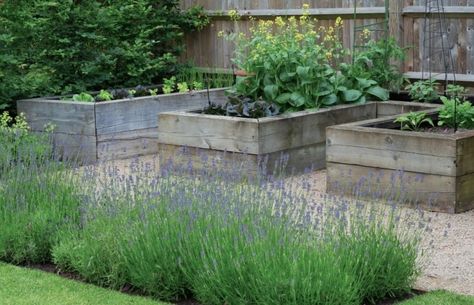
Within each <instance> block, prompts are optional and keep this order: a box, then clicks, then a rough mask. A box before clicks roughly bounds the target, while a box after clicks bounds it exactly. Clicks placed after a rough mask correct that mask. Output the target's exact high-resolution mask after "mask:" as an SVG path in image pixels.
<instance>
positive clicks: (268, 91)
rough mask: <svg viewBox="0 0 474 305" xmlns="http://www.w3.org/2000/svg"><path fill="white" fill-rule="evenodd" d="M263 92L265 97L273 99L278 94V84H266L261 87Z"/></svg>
mask: <svg viewBox="0 0 474 305" xmlns="http://www.w3.org/2000/svg"><path fill="white" fill-rule="evenodd" d="M263 91H264V92H265V98H267V99H268V100H270V101H274V100H275V99H276V98H277V96H278V86H277V85H267V86H265V88H264V89H263Z"/></svg>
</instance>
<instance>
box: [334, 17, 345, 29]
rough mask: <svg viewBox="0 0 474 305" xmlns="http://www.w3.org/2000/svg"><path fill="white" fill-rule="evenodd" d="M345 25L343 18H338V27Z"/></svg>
mask: <svg viewBox="0 0 474 305" xmlns="http://www.w3.org/2000/svg"><path fill="white" fill-rule="evenodd" d="M343 23H344V21H342V18H341V17H337V18H336V27H339V26H341V25H342V24H343Z"/></svg>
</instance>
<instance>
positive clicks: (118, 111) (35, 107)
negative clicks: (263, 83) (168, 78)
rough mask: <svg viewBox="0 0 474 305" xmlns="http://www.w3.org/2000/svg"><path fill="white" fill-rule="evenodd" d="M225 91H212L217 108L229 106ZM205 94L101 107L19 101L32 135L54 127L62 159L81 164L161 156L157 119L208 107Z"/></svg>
mask: <svg viewBox="0 0 474 305" xmlns="http://www.w3.org/2000/svg"><path fill="white" fill-rule="evenodd" d="M225 90H226V89H211V90H210V91H209V98H210V100H211V101H213V102H214V103H219V102H222V101H225ZM207 104H208V95H207V91H206V90H201V91H194V92H189V93H172V94H161V95H156V96H145V97H136V98H130V99H121V100H113V101H108V102H100V103H88V102H73V101H63V100H60V99H59V98H58V97H51V98H37V99H28V100H20V101H18V102H17V108H18V112H23V113H25V115H26V118H27V121H28V123H29V125H30V127H31V129H32V130H33V131H37V132H40V131H43V129H44V126H45V124H47V123H52V124H54V125H55V126H56V128H55V131H54V146H55V151H56V153H57V154H58V155H59V156H61V157H62V158H77V159H78V161H79V162H81V163H91V162H95V161H97V160H107V159H112V158H114V159H115V158H127V157H133V156H138V155H146V154H152V153H156V152H157V127H158V120H157V114H158V113H160V112H164V111H172V110H185V109H191V108H194V109H195V108H199V107H205V106H206V105H207Z"/></svg>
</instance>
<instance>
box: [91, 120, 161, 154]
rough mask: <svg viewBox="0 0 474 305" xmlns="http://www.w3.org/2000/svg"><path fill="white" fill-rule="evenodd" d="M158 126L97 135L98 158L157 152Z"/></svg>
mask: <svg viewBox="0 0 474 305" xmlns="http://www.w3.org/2000/svg"><path fill="white" fill-rule="evenodd" d="M157 133H158V128H148V129H138V130H131V131H125V132H119V133H114V134H104V135H98V136H97V157H98V159H99V160H112V159H124V158H128V157H135V156H142V155H148V154H154V153H156V152H157V146H156V145H157V144H158V135H157Z"/></svg>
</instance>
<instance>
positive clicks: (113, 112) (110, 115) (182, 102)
mask: <svg viewBox="0 0 474 305" xmlns="http://www.w3.org/2000/svg"><path fill="white" fill-rule="evenodd" d="M209 97H210V100H211V101H212V102H215V103H221V102H223V101H224V100H225V89H212V90H210V96H209ZM207 104H208V96H207V92H206V90H202V91H196V92H192V93H173V94H163V95H157V96H153V97H140V98H133V99H129V100H117V101H110V102H103V103H97V104H96V117H97V123H96V124H97V134H98V135H104V134H115V133H120V132H127V131H132V130H140V129H148V128H156V127H157V126H158V120H157V118H158V113H161V112H166V111H173V110H186V109H199V108H204V107H205V106H206V105H207Z"/></svg>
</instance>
